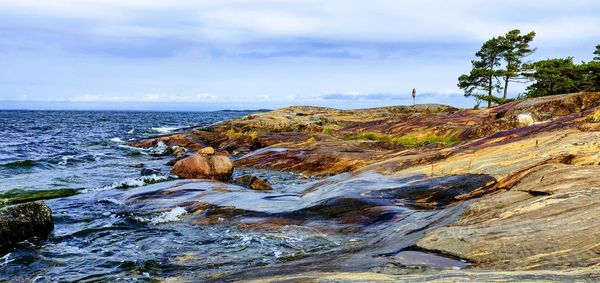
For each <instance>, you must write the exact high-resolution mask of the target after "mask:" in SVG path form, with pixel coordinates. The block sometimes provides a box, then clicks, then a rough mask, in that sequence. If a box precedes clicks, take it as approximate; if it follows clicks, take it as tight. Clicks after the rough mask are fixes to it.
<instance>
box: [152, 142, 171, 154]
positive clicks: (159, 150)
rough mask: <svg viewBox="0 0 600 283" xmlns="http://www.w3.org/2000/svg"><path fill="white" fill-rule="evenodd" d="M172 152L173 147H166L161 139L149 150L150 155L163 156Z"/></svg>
mask: <svg viewBox="0 0 600 283" xmlns="http://www.w3.org/2000/svg"><path fill="white" fill-rule="evenodd" d="M172 153H173V149H172V148H170V147H168V146H167V145H166V144H165V143H164V142H163V141H159V142H158V143H157V144H156V146H155V147H154V148H153V149H151V150H150V155H151V156H165V155H171V154H172Z"/></svg>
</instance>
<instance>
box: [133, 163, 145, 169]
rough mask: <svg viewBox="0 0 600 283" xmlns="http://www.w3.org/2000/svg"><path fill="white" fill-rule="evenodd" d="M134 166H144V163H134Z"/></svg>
mask: <svg viewBox="0 0 600 283" xmlns="http://www.w3.org/2000/svg"><path fill="white" fill-rule="evenodd" d="M133 168H144V163H137V164H133Z"/></svg>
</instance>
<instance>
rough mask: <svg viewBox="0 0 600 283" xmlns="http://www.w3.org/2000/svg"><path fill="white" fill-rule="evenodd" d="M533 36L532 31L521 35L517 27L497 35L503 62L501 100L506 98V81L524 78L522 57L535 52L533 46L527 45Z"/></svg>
mask: <svg viewBox="0 0 600 283" xmlns="http://www.w3.org/2000/svg"><path fill="white" fill-rule="evenodd" d="M534 38H535V32H533V31H532V32H529V33H528V34H525V35H521V31H520V30H518V29H514V30H511V31H509V32H508V33H506V35H505V36H501V37H499V44H500V45H501V46H500V49H501V52H500V57H501V58H502V59H503V60H504V63H505V67H504V70H503V74H502V77H503V79H504V87H503V91H504V92H503V95H502V99H503V100H506V99H507V94H508V83H509V82H511V81H519V80H523V79H524V77H523V76H522V73H523V71H524V66H523V65H524V64H523V58H525V57H527V56H529V55H531V54H533V52H535V48H531V47H530V46H529V44H530V43H531V42H532V41H533V39H534Z"/></svg>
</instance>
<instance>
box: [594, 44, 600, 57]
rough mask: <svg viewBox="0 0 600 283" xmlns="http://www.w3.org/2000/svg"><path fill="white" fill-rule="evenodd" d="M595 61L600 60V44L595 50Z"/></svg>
mask: <svg viewBox="0 0 600 283" xmlns="http://www.w3.org/2000/svg"><path fill="white" fill-rule="evenodd" d="M594 55H596V56H594V61H600V44H598V45H596V50H594Z"/></svg>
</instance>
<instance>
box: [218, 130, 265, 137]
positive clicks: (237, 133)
mask: <svg viewBox="0 0 600 283" xmlns="http://www.w3.org/2000/svg"><path fill="white" fill-rule="evenodd" d="M225 135H226V136H227V138H228V139H230V140H235V139H239V138H242V137H250V139H252V140H255V139H256V138H258V132H257V131H236V130H235V129H229V130H227V132H225Z"/></svg>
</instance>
